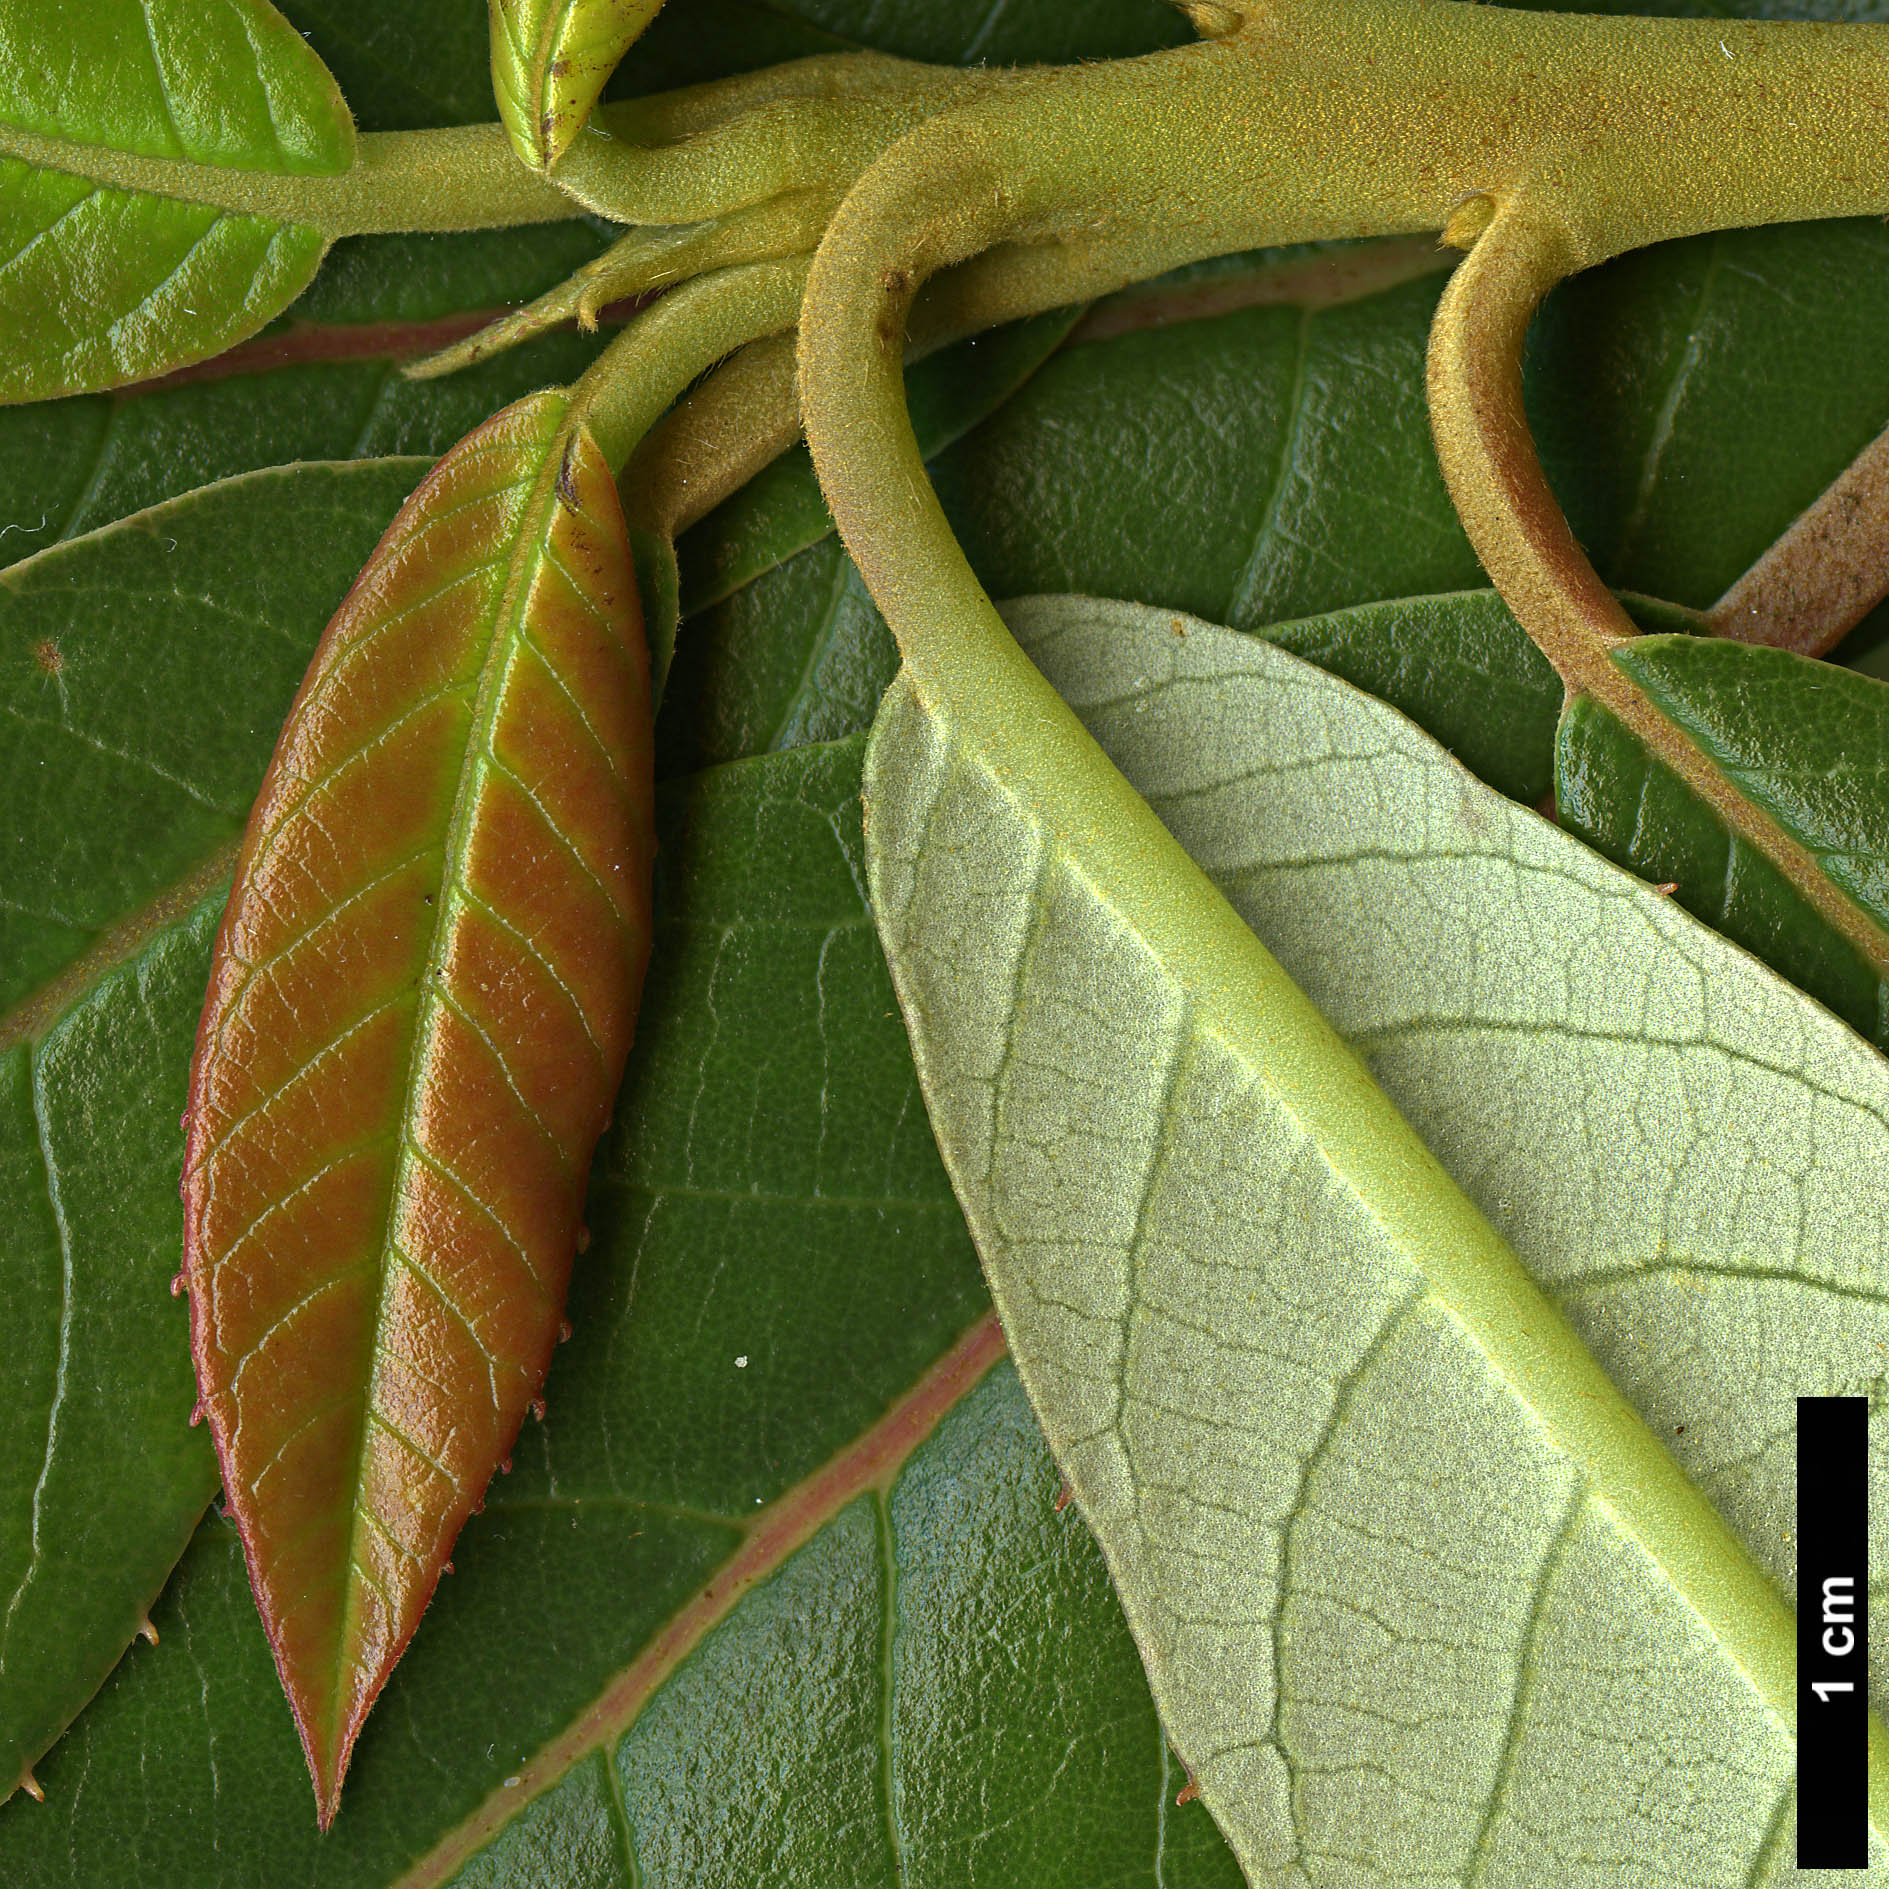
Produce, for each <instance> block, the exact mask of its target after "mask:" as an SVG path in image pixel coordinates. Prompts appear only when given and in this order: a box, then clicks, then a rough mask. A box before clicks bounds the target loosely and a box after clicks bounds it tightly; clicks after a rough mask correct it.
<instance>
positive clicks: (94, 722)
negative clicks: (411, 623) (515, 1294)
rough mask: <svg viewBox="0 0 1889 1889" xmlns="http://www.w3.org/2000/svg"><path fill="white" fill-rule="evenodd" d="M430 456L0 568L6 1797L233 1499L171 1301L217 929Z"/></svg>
mask: <svg viewBox="0 0 1889 1889" xmlns="http://www.w3.org/2000/svg"><path fill="white" fill-rule="evenodd" d="M424 469H425V467H424V462H423V461H417V460H393V461H385V462H381V463H378V464H369V465H360V466H344V467H332V466H303V467H298V468H294V469H291V470H285V471H280V472H267V473H257V474H253V475H251V476H250V477H248V478H245V479H240V480H234V481H231V482H230V483H229V484H228V485H225V486H221V487H216V488H212V489H211V490H209V491H206V492H202V493H199V494H196V495H195V496H193V497H191V498H188V499H184V500H180V501H178V502H176V503H174V504H171V505H167V506H163V507H161V508H159V509H158V510H156V511H153V512H147V513H145V514H143V515H142V516H141V517H138V518H135V519H131V520H128V521H126V522H125V523H123V524H120V525H117V526H114V527H112V528H111V529H109V530H106V531H102V532H98V533H96V534H94V535H93V536H91V537H89V538H86V539H82V540H80V541H78V542H76V543H74V544H71V545H67V546H61V547H59V548H58V549H56V550H53V551H50V552H46V553H43V554H41V555H40V556H38V557H35V558H31V559H29V560H27V561H26V562H25V563H23V564H18V565H15V566H14V567H13V569H12V570H11V571H9V572H7V573H6V575H5V577H4V579H0V720H3V721H4V725H5V727H6V729H7V736H6V739H5V740H4V741H3V742H0V806H5V807H6V808H8V809H9V811H10V812H11V814H12V818H11V819H10V820H9V821H8V822H7V826H6V830H5V832H4V834H3V835H0V885H4V887H5V889H6V890H5V896H4V898H3V899H0V1095H3V1096H4V1103H3V1104H0V1217H3V1218H4V1220H5V1223H6V1225H7V1227H8V1228H9V1234H8V1237H7V1239H6V1240H5V1241H4V1242H0V1322H3V1323H4V1325H5V1328H6V1330H7V1332H8V1334H9V1340H10V1346H11V1350H12V1355H13V1359H14V1371H15V1379H14V1382H15V1390H16V1394H15V1396H13V1397H11V1398H9V1399H8V1400H7V1402H6V1404H5V1406H4V1408H3V1410H0V1596H4V1599H0V1780H4V1781H5V1783H6V1784H7V1786H8V1787H9V1788H10V1787H11V1784H12V1782H13V1780H14V1779H15V1778H16V1777H18V1776H19V1774H20V1773H21V1772H22V1771H23V1770H24V1769H25V1768H26V1767H27V1766H29V1765H30V1764H31V1763H32V1761H33V1760H34V1759H35V1758H37V1757H38V1755H39V1754H40V1753H41V1752H42V1751H43V1750H44V1749H45V1748H46V1747H47V1745H48V1744H50V1743H51V1741H52V1740H53V1739H54V1738H55V1737H56V1736H57V1735H58V1734H59V1732H60V1731H61V1730H62V1729H63V1728H64V1727H65V1725H66V1724H67V1723H68V1721H69V1720H70V1719H71V1717H72V1715H73V1714H74V1713H75V1712H76V1711H77V1710H78V1709H79V1707H80V1706H81V1705H82V1704H83V1703H84V1702H85V1700H86V1699H87V1698H88V1697H89V1696H90V1695H91V1693H92V1692H93V1691H94V1690H95V1689H96V1687H97V1686H98V1684H99V1682H100V1680H101V1679H102V1678H103V1677H104V1675H105V1674H106V1672H107V1671H109V1669H110V1668H111V1666H112V1664H113V1662H114V1661H116V1660H117V1658H118V1656H119V1654H120V1653H121V1652H122V1651H123V1650H124V1647H125V1645H126V1643H127V1642H128V1641H129V1640H130V1639H131V1638H132V1636H133V1634H134V1633H135V1632H136V1630H137V1628H138V1624H139V1622H140V1620H141V1619H142V1618H143V1616H144V1612H145V1609H146V1608H147V1607H149V1606H150V1604H151V1602H152V1601H153V1599H154V1598H155V1596H156V1594H157V1591H158V1589H159V1587H160V1586H161V1585H162V1583H163V1581H164V1578H165V1576H166V1575H167V1574H168V1573H169V1571H170V1568H171V1565H172V1564H173V1563H174V1562H175V1560H176V1558H177V1556H178V1554H179V1553H180V1552H181V1550H182V1548H183V1545H184V1542H185V1540H186V1539H187V1538H188V1536H189V1533H190V1530H191V1527H192V1526H193V1524H194V1523H195V1520H196V1517H197V1515H198V1513H199V1512H200V1511H201V1509H202V1508H203V1505H204V1503H205V1502H207V1501H208V1500H209V1498H210V1495H211V1493H212V1491H213V1490H214V1488H215V1486H216V1474H215V1469H214V1466H213V1464H212V1462H211V1458H210V1452H209V1448H208V1445H207V1442H206V1440H205V1439H204V1438H203V1437H202V1436H201V1435H200V1434H198V1433H195V1432H193V1431H192V1430H191V1429H190V1428H189V1427H188V1426H187V1424H186V1423H185V1421H184V1418H185V1415H186V1414H187V1413H188V1412H189V1410H190V1408H191V1406H192V1404H193V1403H194V1402H195V1399H196V1391H195V1388H194V1385H193V1382H192V1373H191V1369H190V1360H189V1356H188V1353H187V1351H186V1349H185V1347H184V1343H183V1340H184V1321H183V1317H182V1308H181V1307H180V1306H179V1305H178V1304H177V1303H176V1301H175V1300H173V1298H172V1297H171V1296H170V1293H169V1292H168V1290H167V1285H168V1282H169V1281H170V1279H171V1276H172V1274H174V1273H175V1272H176V1270H177V1266H178V1259H179V1253H180V1245H181V1235H182V1220H181V1215H180V1213H179V1210H178V1203H177V1173H178V1169H179V1167H180V1165H181V1162H182V1158H183V1134H182V1131H181V1130H180V1129H179V1127H178V1117H179V1114H180V1112H181V1110H182V1108H183V1105H184V1091H185V1083H186V1078H187V1075H188V1070H189V1064H190V1050H191V1044H192V1042H193V1041H194V1038H195V1035H196V1015H197V1011H198V1009H199V1007H200V1006H201V1002H202V993H203V980H204V976H205V971H206V967H207V964H208V954H209V944H210V937H211V934H212V933H213V932H214V930H215V924H216V917H217V914H218V913H219V912H220V911H221V909H222V903H223V886H224V883H225V882H226V880H227V877H228V872H229V865H230V859H231V857H232V854H233V848H234V842H235V839H236V836H237V834H238V833H240V831H241V830H242V824H243V820H244V818H245V816H246V814H247V812H248V807H249V801H250V799H251V797H252V796H253V795H254V793H255V790H256V786H257V783H258V782H259V781H260V779H261V777H262V769H263V763H264V762H265V761H266V759H267V757H268V751H269V747H270V745H271V744H272V742H273V740H274V732H275V729H276V728H277V726H278V725H279V724H280V722H281V719H282V716H283V713H284V712H285V710H286V709H287V707H288V704H289V701H290V699H291V697H292V696H293V695H294V693H295V688H296V685H297V683H298V682H299V681H300V679H301V672H302V669H303V667H304V665H305V663H306V660H307V653H308V650H309V649H310V647H312V644H313V640H314V638H315V636H316V635H317V634H318V633H319V631H320V628H321V625H322V624H323V623H324V622H325V621H326V619H327V616H328V614H329V613H330V612H331V611H332V609H333V608H334V605H335V604H336V603H337V602H338V601H339V600H340V598H341V596H342V594H343V593H344V592H345V591H346V589H347V588H348V586H349V584H350V583H351V582H352V581H353V578H354V574H355V571H356V569H357V568H358V566H359V564H360V561H361V560H362V558H364V557H365V556H366V554H367V552H368V550H369V549H370V548H371V547H372V545H373V543H374V540H375V538H376V537H377V536H378V535H379V532H380V529H381V527H382V526H383V525H384V524H385V523H386V521H387V519H388V517H390V516H391V514H392V513H393V511H394V509H395V507H396V506H397V505H398V504H399V502H400V500H401V499H402V498H404V497H405V496H406V492H407V489H408V488H409V487H410V486H411V485H412V484H413V483H414V481H415V480H416V479H417V478H418V477H419V475H420V473H421V472H422V471H423V470H424ZM211 675H214V676H215V677H216V679H217V685H216V687H215V688H214V689H209V688H205V687H204V686H203V685H202V684H203V678H204V677H206V676H211Z"/></svg>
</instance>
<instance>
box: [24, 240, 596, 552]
mask: <svg viewBox="0 0 1889 1889" xmlns="http://www.w3.org/2000/svg"><path fill="white" fill-rule="evenodd" d="M601 242H602V239H601V238H600V237H599V236H598V235H597V233H596V232H595V231H594V230H593V229H592V228H591V227H590V226H589V225H588V224H585V223H554V224H548V225H543V226H539V227H535V228H525V229H519V230H503V231H492V232H487V233H484V234H481V235H477V236H463V235H422V236H398V237H349V238H347V239H345V240H344V241H342V242H340V243H337V244H336V245H335V247H334V249H333V250H332V251H331V252H330V254H329V257H328V260H327V262H326V263H325V264H324V265H323V267H322V271H321V274H320V276H319V277H318V278H317V279H316V281H315V284H314V286H313V287H312V288H311V289H310V290H309V291H308V293H307V294H306V295H304V296H303V297H302V298H301V299H300V300H299V301H298V302H297V303H296V304H295V306H294V308H293V310H292V311H291V313H290V315H289V316H288V317H286V318H285V321H284V323H283V324H282V325H279V326H278V327H276V328H274V329H271V330H270V331H269V332H267V333H265V334H264V335H262V336H259V337H257V339H256V340H254V341H253V342H251V343H249V344H248V345H247V346H246V347H243V348H238V349H236V350H235V351H234V352H232V353H230V354H227V355H224V356H223V357H221V358H220V359H218V360H216V361H213V362H208V363H205V364H204V365H203V366H201V367H199V368H197V369H194V370H191V371H190V372H189V373H187V374H186V375H184V376H182V377H179V378H178V379H175V380H170V381H160V382H157V383H155V384H153V383H148V382H147V383H145V384H144V385H142V386H139V387H136V388H131V389H127V390H125V391H122V392H119V393H116V394H111V395H105V394H88V395H80V396H77V397H75V398H72V399H69V400H62V401H47V402H41V403H39V404H37V405H33V406H25V407H11V408H0V556H4V555H5V554H8V553H10V554H11V555H12V556H14V557H23V556H25V555H27V554H28V553H29V552H32V551H36V550H42V549H44V548H45V547H46V546H47V545H48V544H52V543H57V542H58V541H59V539H61V538H66V537H74V536H76V535H78V534H79V533H81V532H85V531H90V530H92V529H94V528H95V527H97V526H99V525H104V524H109V523H110V522H111V521H112V520H113V519H115V518H122V517H124V516H126V515H127V514H129V513H131V512H134V511H141V510H142V509H144V507H146V506H147V505H155V504H157V503H159V502H160V501H162V500H164V499H169V498H176V497H180V496H181V495H182V494H184V493H186V492H190V491H194V490H195V489H196V488H197V487H198V486H202V485H208V484H210V483H212V482H213V481H215V480H218V479H223V478H229V477H232V476H234V475H235V474H236V473H239V472H249V471H253V470H256V469H258V468H261V467H263V466H272V465H282V464H286V463H289V462H291V461H294V460H308V459H372V458H380V457H384V456H387V455H390V454H397V453H425V454H427V455H428V456H429V457H436V456H437V455H439V454H440V453H443V452H445V451H446V449H447V448H448V447H449V446H451V445H452V444H453V442H454V441H455V440H457V439H459V438H460V437H461V436H462V435H463V434H465V433H467V432H470V431H471V429H472V428H473V427H474V426H476V425H478V424H479V422H480V421H482V420H487V419H490V418H491V416H492V415H493V414H494V413H495V412H497V411H498V409H499V408H500V407H503V406H506V405H509V404H510V402H511V401H513V400H515V399H517V398H519V397H520V396H521V395H523V394H526V393H530V392H532V391H533V390H534V389H536V388H538V387H541V386H544V385H546V384H561V383H564V382H567V381H570V380H573V379H575V378H576V376H577V375H578V374H580V373H581V372H582V371H583V369H584V368H585V367H587V366H588V365H589V364H590V361H591V360H592V358H593V357H594V355H595V354H596V351H597V348H598V346H599V345H600V342H599V340H598V339H596V338H594V337H581V336H578V335H575V334H560V335H555V336H549V337H546V338H545V339H543V340H541V341H538V342H534V343H531V344H529V345H527V346H526V347H523V348H520V349H518V350H516V351H515V352H514V353H513V354H512V355H511V356H509V357H499V358H496V359H493V360H490V361H486V362H482V363H481V364H480V365H479V366H477V367H476V368H472V369H470V370H468V371H467V372H466V373H463V374H456V375H454V376H452V377H451V378H449V379H447V380H443V381H413V380H408V379H407V378H406V377H405V376H404V375H403V374H402V373H401V372H400V363H401V361H403V360H408V359H412V358H413V357H415V356H417V355H419V354H421V353H424V352H425V351H426V349H427V348H428V347H430V346H434V345H437V343H438V342H439V341H440V340H443V339H447V338H451V337H455V336H457V335H460V334H463V333H465V332H467V331H468V330H469V329H470V328H473V327H477V326H480V325H482V324H483V322H484V321H485V320H486V319H488V318H489V317H490V316H491V315H492V314H493V313H495V312H496V311H498V310H499V309H500V308H501V307H502V306H503V305H504V304H505V303H507V302H510V301H523V300H528V299H529V298H530V297H532V296H533V295H536V294H537V293H539V291H540V290H542V289H545V288H548V287H550V286H551V285H552V284H553V283H554V282H557V281H559V280H561V279H562V278H563V277H564V276H565V275H566V274H568V273H569V271H570V270H572V269H574V268H576V267H578V266H580V265H581V264H583V263H584V262H587V261H588V260H589V259H590V258H591V257H592V256H593V255H595V254H596V253H597V250H598V249H599V248H600V247H601Z"/></svg>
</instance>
